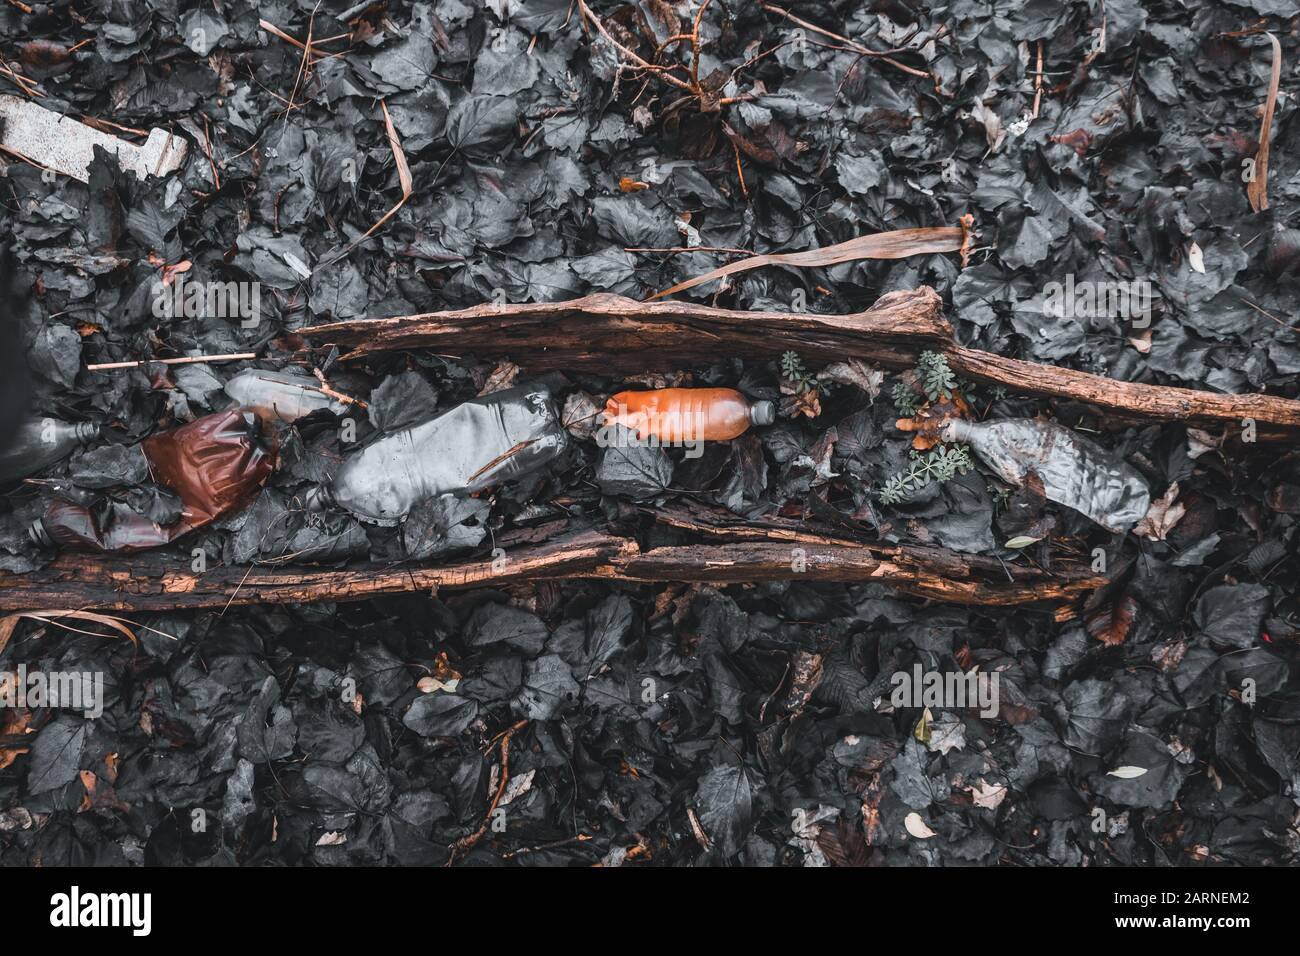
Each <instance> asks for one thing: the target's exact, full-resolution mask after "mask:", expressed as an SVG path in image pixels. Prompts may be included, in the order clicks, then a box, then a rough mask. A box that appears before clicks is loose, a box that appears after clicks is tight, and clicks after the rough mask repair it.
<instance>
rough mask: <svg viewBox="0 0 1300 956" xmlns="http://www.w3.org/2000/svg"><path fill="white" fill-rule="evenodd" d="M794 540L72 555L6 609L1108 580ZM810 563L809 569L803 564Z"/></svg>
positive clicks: (982, 594)
mask: <svg viewBox="0 0 1300 956" xmlns="http://www.w3.org/2000/svg"><path fill="white" fill-rule="evenodd" d="M798 546H799V547H801V548H802V549H803V554H802V555H801V556H800V559H801V562H802V565H796V562H795V561H793V560H792V554H791V547H792V545H791V539H789V538H786V539H785V540H775V541H774V540H744V541H736V542H735V543H730V544H689V545H683V546H680V547H669V548H654V549H652V550H649V551H642V550H641V549H640V548H639V547H638V546H637V544H636V542H634V541H632V540H630V539H627V538H620V537H615V536H612V535H608V534H604V533H601V532H598V531H583V532H578V533H576V534H568V535H565V536H562V537H558V538H555V539H552V540H550V541H546V542H543V543H541V544H535V545H528V546H522V547H519V548H517V549H513V550H511V551H510V552H508V560H506V561H505V562H504V563H503V564H502V563H500V562H498V563H497V564H496V565H495V566H494V563H493V561H492V560H490V559H489V560H478V561H468V562H463V563H458V564H451V565H447V566H442V567H430V566H427V565H402V566H382V567H381V566H373V567H362V568H348V569H345V570H329V569H320V568H305V567H287V568H286V567H278V568H272V567H265V566H258V567H253V568H244V567H231V568H212V569H209V570H208V571H206V572H204V573H202V574H193V573H190V572H189V571H188V570H187V569H186V570H182V568H186V566H185V565H183V564H182V565H179V567H178V562H176V561H171V562H168V561H167V559H166V557H165V556H160V555H158V554H147V555H141V556H137V557H134V558H119V559H106V558H104V557H101V556H96V557H86V556H81V555H64V556H63V557H61V558H60V559H59V560H58V561H56V562H54V563H53V564H51V565H50V566H49V567H47V568H44V569H41V570H39V571H34V572H31V573H28V574H22V575H17V574H0V611H18V610H23V611H31V610H51V609H57V608H81V609H97V610H117V611H162V610H179V609H195V608H224V607H227V606H230V605H245V604H289V603H301V602H307V601H359V600H364V599H366V598H371V597H376V596H379V595H383V594H397V593H402V592H414V591H433V590H436V589H440V588H450V589H458V588H470V587H483V586H499V585H505V584H511V583H517V582H521V581H529V580H543V579H556V578H569V579H572V578H598V579H602V580H615V581H628V582H655V581H688V582H691V581H701V582H714V583H722V584H725V583H736V582H753V581H777V580H793V579H799V580H811V581H851V582H864V583H867V582H875V583H879V584H886V585H890V586H892V587H895V588H897V589H899V590H901V591H904V592H906V593H909V594H915V595H919V596H922V597H927V598H934V599H936V600H940V601H952V602H958V603H963V604H987V605H1003V604H1022V603H1028V602H1032V601H1058V602H1059V601H1063V600H1069V599H1071V598H1073V597H1074V596H1076V595H1078V594H1081V593H1083V592H1085V591H1088V590H1091V589H1093V588H1096V587H1100V586H1101V585H1103V584H1105V583H1106V580H1105V579H1104V578H1099V577H1096V576H1093V575H1091V574H1088V573H1086V572H1084V571H1082V570H1080V569H1069V570H1065V571H1062V572H1061V573H1059V574H1058V575H1056V576H1055V577H1051V578H1048V577H1046V576H1045V575H1041V574H1040V575H1038V576H1037V577H1036V578H1034V579H1029V578H1030V577H1032V575H1031V576H1026V575H1025V574H1023V573H1022V574H1020V575H1018V576H1017V575H1011V574H1009V573H1008V572H1007V571H1005V570H1003V569H1001V568H998V569H997V572H996V573H988V572H989V569H988V568H986V567H981V566H979V565H978V564H976V563H970V562H969V561H968V560H967V559H966V558H965V556H962V555H956V554H953V553H951V552H945V551H942V550H941V549H905V548H892V547H865V546H863V545H861V544H859V543H857V542H852V541H837V540H835V539H833V538H827V537H825V536H817V535H810V536H808V540H805V541H800V542H799V543H798ZM798 567H801V568H802V569H798Z"/></svg>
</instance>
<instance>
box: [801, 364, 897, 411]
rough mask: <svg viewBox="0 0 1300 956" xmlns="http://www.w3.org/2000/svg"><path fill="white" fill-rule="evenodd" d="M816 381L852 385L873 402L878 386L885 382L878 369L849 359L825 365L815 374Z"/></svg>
mask: <svg viewBox="0 0 1300 956" xmlns="http://www.w3.org/2000/svg"><path fill="white" fill-rule="evenodd" d="M817 380H818V381H821V382H835V383H837V384H839V385H852V386H853V387H854V388H857V389H861V390H862V391H864V392H866V393H867V395H868V397H870V399H871V400H872V401H873V402H874V401H875V400H876V396H877V395H879V394H880V385H881V383H882V382H884V380H885V373H884V372H882V371H880V369H876V368H872V367H871V366H870V365H868V364H867V363H866V362H863V361H861V360H860V359H849V360H848V361H845V362H832V363H831V364H830V365H827V366H826V367H825V368H824V369H822V370H821V371H820V372H818V373H817Z"/></svg>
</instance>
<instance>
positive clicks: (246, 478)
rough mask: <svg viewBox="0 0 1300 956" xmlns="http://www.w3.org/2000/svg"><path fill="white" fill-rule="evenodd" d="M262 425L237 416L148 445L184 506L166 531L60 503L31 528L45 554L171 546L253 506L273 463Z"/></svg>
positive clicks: (110, 511)
mask: <svg viewBox="0 0 1300 956" xmlns="http://www.w3.org/2000/svg"><path fill="white" fill-rule="evenodd" d="M257 433H258V425H257V418H256V417H255V416H254V415H253V414H252V413H251V412H248V411H246V410H244V409H239V408H234V409H230V410H228V411H224V412H218V413H217V414H215V415H208V416H206V417H204V418H200V419H197V420H195V421H193V422H190V423H189V424H187V425H181V426H180V427H178V428H173V429H170V430H168V431H165V432H160V433H159V434H157V435H153V436H151V437H149V438H146V439H145V440H144V441H143V442H141V443H140V445H139V448H140V452H141V454H143V455H144V457H145V460H146V461H147V462H148V463H149V471H150V473H151V474H152V475H153V477H154V480H155V481H156V482H157V483H158V484H159V485H162V486H164V487H167V488H170V489H171V490H172V491H174V492H175V493H176V494H177V496H178V497H179V498H180V499H181V503H182V505H183V506H184V510H183V511H182V513H181V517H180V520H179V521H177V522H176V523H175V524H172V525H168V526H166V527H163V526H162V525H159V524H158V523H156V522H154V521H151V520H150V519H149V518H147V517H146V516H144V515H142V514H139V513H138V512H136V511H133V510H132V509H131V508H129V507H127V506H126V505H124V504H121V503H120V502H115V501H112V500H108V499H105V500H102V501H100V502H98V503H97V504H95V505H91V506H85V505H79V504H76V503H74V502H71V501H66V500H63V499H55V500H54V501H52V502H51V503H50V504H49V506H48V507H47V508H46V509H45V514H44V515H43V516H42V517H41V518H39V519H38V520H37V521H36V522H35V524H33V525H32V527H31V536H32V538H33V539H34V540H35V541H36V542H37V543H39V544H42V545H44V546H46V547H54V546H58V547H63V548H70V549H74V550H79V551H96V552H131V551H143V550H145V549H147V548H154V547H158V546H159V545H164V544H168V543H170V542H171V541H174V540H175V539H176V538H178V537H180V536H181V535H183V534H185V533H187V532H189V531H193V530H194V529H196V528H200V527H202V526H203V525H205V524H208V523H209V522H211V521H213V520H215V519H216V518H218V517H220V516H221V515H222V514H225V513H226V512H228V511H232V510H234V509H235V508H238V507H240V506H242V505H244V504H246V503H247V502H248V501H249V500H250V499H251V498H252V496H253V495H254V494H255V493H256V491H257V489H258V488H259V487H260V486H261V485H262V483H263V482H264V481H266V479H267V477H268V476H269V475H270V474H271V470H272V468H273V467H274V464H275V460H274V456H273V455H271V454H270V453H269V452H268V451H267V450H266V449H265V448H264V447H263V446H262V444H261V443H260V442H259V440H258V437H257Z"/></svg>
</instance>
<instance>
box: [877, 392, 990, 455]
mask: <svg viewBox="0 0 1300 956" xmlns="http://www.w3.org/2000/svg"><path fill="white" fill-rule="evenodd" d="M954 418H963V419H966V420H970V419H971V418H974V413H973V412H972V411H971V407H970V405H969V404H968V403H967V402H966V399H965V398H963V397H962V394H961V393H960V392H953V393H952V395H951V396H950V397H949V398H941V399H939V401H937V402H926V403H925V404H924V405H922V406H921V407H920V408H919V409H917V411H916V413H915V414H914V415H913V416H912V417H911V418H900V419H898V421H896V422H894V427H895V428H897V429H898V430H899V431H900V432H912V433H913V437H912V447H913V448H915V449H917V450H918V451H926V450H927V449H930V448H933V447H934V446H935V445H937V444H939V443H940V442H941V441H942V440H943V439H942V438H941V437H940V432H941V431H942V430H943V426H944V424H945V423H947V422H949V421H951V420H952V419H954Z"/></svg>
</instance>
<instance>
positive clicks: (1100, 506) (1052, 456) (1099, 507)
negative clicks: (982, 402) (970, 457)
mask: <svg viewBox="0 0 1300 956" xmlns="http://www.w3.org/2000/svg"><path fill="white" fill-rule="evenodd" d="M943 440H944V441H946V442H965V443H966V444H968V445H970V447H971V448H972V449H974V451H975V454H977V455H978V456H979V457H980V460H981V461H983V462H984V464H986V465H987V466H988V467H989V468H991V469H992V470H993V471H994V472H995V473H996V474H997V476H998V477H999V478H1001V479H1002V480H1003V481H1005V482H1007V483H1009V484H1012V485H1016V486H1020V485H1022V484H1023V483H1024V480H1025V478H1026V477H1027V476H1028V474H1029V473H1030V472H1031V471H1032V472H1036V473H1037V474H1038V476H1039V477H1040V478H1041V479H1042V480H1043V492H1044V494H1046V496H1047V499H1048V500H1049V501H1055V502H1056V503H1057V504H1061V505H1065V506H1066V507H1068V508H1073V509H1074V510H1075V511H1077V512H1079V513H1080V514H1082V515H1084V516H1085V517H1087V518H1090V519H1092V520H1093V521H1095V522H1096V523H1097V524H1099V525H1101V526H1102V527H1103V528H1106V529H1107V530H1108V531H1126V530H1128V528H1129V526H1130V525H1132V524H1133V522H1135V521H1137V520H1138V519H1140V518H1142V517H1144V516H1145V515H1146V513H1147V509H1148V508H1149V507H1150V505H1151V489H1150V488H1148V487H1147V484H1146V482H1145V481H1143V480H1142V476H1141V475H1139V474H1138V473H1137V471H1135V470H1134V469H1133V468H1132V467H1131V466H1130V465H1128V464H1127V463H1126V462H1124V461H1123V460H1122V459H1120V458H1119V457H1118V456H1117V455H1113V454H1111V453H1110V452H1108V451H1106V449H1104V448H1102V447H1101V446H1100V445H1097V444H1095V443H1094V442H1091V441H1089V440H1088V439H1086V438H1084V437H1083V436H1081V435H1077V434H1075V433H1074V432H1073V431H1071V430H1070V429H1068V428H1064V427H1062V426H1060V425H1055V424H1052V423H1051V422H1041V421H1037V420H1035V419H1031V418H1011V419H1005V420H1003V421H997V422H968V421H964V420H962V419H952V420H950V421H949V422H948V423H947V424H946V425H945V426H944V428H943Z"/></svg>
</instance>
